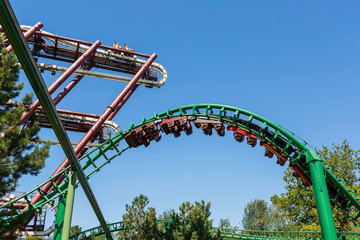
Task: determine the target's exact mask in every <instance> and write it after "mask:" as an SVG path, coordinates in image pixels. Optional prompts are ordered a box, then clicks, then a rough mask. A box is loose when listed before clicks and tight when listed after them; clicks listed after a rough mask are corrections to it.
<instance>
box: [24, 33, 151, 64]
mask: <svg viewBox="0 0 360 240" xmlns="http://www.w3.org/2000/svg"><path fill="white" fill-rule="evenodd" d="M22 30H23V31H24V30H25V29H22ZM36 34H38V35H40V36H45V37H52V38H57V39H60V40H65V41H70V42H74V43H80V44H84V45H88V46H91V45H92V43H91V42H86V41H82V40H78V39H73V38H68V37H63V36H59V35H55V34H51V33H46V32H40V31H37V32H36ZM99 47H100V48H103V49H107V50H112V51H117V52H123V53H127V54H132V55H136V56H139V57H144V58H149V57H150V55H148V54H143V53H138V52H132V51H129V50H125V49H122V48H114V47H109V46H105V45H100V46H99Z"/></svg>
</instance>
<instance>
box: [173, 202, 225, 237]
mask: <svg viewBox="0 0 360 240" xmlns="http://www.w3.org/2000/svg"><path fill="white" fill-rule="evenodd" d="M210 207H211V204H210V203H205V201H204V200H202V201H201V202H195V204H190V203H189V202H185V203H183V204H182V205H181V206H180V207H179V210H180V213H175V212H174V213H173V216H172V220H173V222H174V224H175V226H176V231H175V232H174V234H173V235H174V239H179V240H192V239H199V240H200V239H203V240H205V239H206V240H212V239H222V237H221V235H220V231H211V228H212V223H213V220H210V219H209V217H210V215H211V212H210Z"/></svg>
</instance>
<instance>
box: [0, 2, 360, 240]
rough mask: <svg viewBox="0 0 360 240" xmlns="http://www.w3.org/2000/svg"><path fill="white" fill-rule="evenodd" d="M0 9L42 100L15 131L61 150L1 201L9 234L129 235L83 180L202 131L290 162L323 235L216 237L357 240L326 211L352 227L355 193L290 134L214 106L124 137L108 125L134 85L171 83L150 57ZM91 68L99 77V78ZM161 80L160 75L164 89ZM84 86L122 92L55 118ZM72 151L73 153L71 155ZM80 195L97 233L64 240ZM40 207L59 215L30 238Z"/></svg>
mask: <svg viewBox="0 0 360 240" xmlns="http://www.w3.org/2000/svg"><path fill="white" fill-rule="evenodd" d="M0 7H1V14H0V21H1V25H2V28H3V29H1V30H2V31H3V33H4V34H5V35H6V37H7V40H5V47H6V49H7V51H8V52H10V51H14V52H15V54H16V55H17V57H18V59H19V64H21V67H22V68H23V70H24V72H25V73H26V75H27V77H28V78H29V81H30V83H31V84H32V87H33V89H34V91H35V93H36V95H37V97H38V100H36V101H34V103H33V104H32V105H31V107H30V110H29V111H28V112H26V113H24V114H23V117H22V119H21V122H20V123H19V125H23V126H24V127H26V126H30V125H32V124H33V123H34V122H35V121H37V122H39V124H40V126H41V127H44V128H52V129H54V131H55V133H56V135H57V137H58V141H56V140H55V141H52V143H54V144H60V145H61V146H62V148H63V149H64V152H65V154H66V156H67V159H65V160H64V161H63V162H62V163H61V164H60V166H59V167H58V168H57V169H56V170H55V171H54V173H53V174H52V176H51V177H50V178H49V179H48V180H47V181H45V182H43V183H42V184H39V185H37V186H36V187H35V188H34V189H32V190H30V191H28V192H26V193H24V194H22V195H21V196H18V197H4V198H2V199H0V211H12V212H13V213H14V212H15V213H14V214H12V215H11V216H9V217H7V218H6V219H5V221H6V224H7V226H8V227H9V233H10V232H11V231H15V230H16V229H17V228H20V229H22V230H23V231H22V232H23V233H24V234H26V232H31V234H35V235H46V234H49V233H51V232H52V231H53V230H54V229H55V231H54V239H69V238H72V239H80V238H82V237H84V236H88V235H89V234H93V235H94V234H95V235H101V234H105V235H106V237H107V238H108V239H111V238H112V237H111V234H110V232H112V231H121V230H124V229H125V228H126V226H124V224H123V223H121V222H119V223H114V224H106V222H105V220H104V217H103V216H102V213H101V210H100V207H99V206H98V204H97V202H96V199H95V196H94V195H93V193H92V191H91V188H90V185H88V182H87V180H88V179H89V178H90V177H91V176H93V175H94V174H96V173H98V172H100V171H101V170H102V169H103V168H104V167H105V166H106V165H108V164H110V163H111V161H112V160H113V159H115V158H117V157H120V156H121V155H122V154H123V153H124V152H125V151H127V150H131V149H132V150H135V149H136V148H138V147H140V146H145V147H149V146H150V145H151V142H159V141H160V140H161V139H164V137H163V135H173V136H174V137H175V138H178V137H180V136H181V135H182V134H185V135H190V134H192V133H193V130H195V129H199V130H200V131H202V132H203V133H204V134H205V135H212V134H213V132H214V133H215V132H216V134H217V135H219V136H221V137H222V136H224V135H225V134H226V133H231V134H232V135H233V138H234V140H235V141H237V142H239V143H241V142H244V141H245V142H246V143H247V144H248V145H249V146H251V147H252V148H254V147H256V146H257V145H259V146H260V147H263V148H264V155H265V156H266V157H268V158H273V157H275V158H276V160H275V161H274V162H276V163H277V164H279V165H281V166H284V165H285V163H286V162H288V163H289V166H290V167H291V168H292V169H293V171H294V173H293V175H294V176H296V177H298V178H301V179H302V180H303V184H304V185H305V186H313V189H314V194H315V200H316V204H317V209H318V213H319V220H320V225H321V229H322V232H321V233H301V232H260V231H254V232H252V231H235V230H226V231H223V232H222V234H223V236H224V237H226V238H235V239H299V238H302V239H320V238H323V239H338V238H340V237H344V236H345V237H346V239H350V238H351V239H358V238H359V234H357V233H336V229H335V225H334V220H333V216H332V212H331V207H334V208H338V209H340V210H341V211H344V212H346V213H347V215H348V217H349V219H351V220H353V221H354V222H355V223H356V224H357V220H358V218H359V216H360V202H359V199H358V198H356V196H355V191H353V190H351V189H347V188H346V186H345V183H344V181H343V180H341V179H337V178H336V177H335V176H334V175H333V174H332V171H331V168H326V167H324V165H323V163H322V160H321V159H320V158H319V156H318V154H317V153H316V151H315V150H313V149H311V148H310V147H309V146H308V144H307V143H306V142H304V141H303V140H301V139H300V138H298V137H297V136H296V135H295V134H294V133H292V132H290V131H288V130H285V129H284V128H282V127H281V126H279V125H278V124H276V123H273V122H271V121H269V120H268V119H266V118H264V117H262V116H260V115H257V114H255V113H252V112H249V111H247V110H243V109H241V108H237V107H231V106H225V105H219V104H194V105H188V106H182V107H178V108H173V109H168V110H166V111H164V112H162V113H155V114H154V115H153V116H151V117H148V118H142V120H141V121H140V122H139V123H138V124H136V125H135V124H131V127H130V128H129V129H127V130H125V131H122V130H120V128H119V127H118V125H117V124H116V123H114V122H113V121H112V119H113V118H114V116H115V115H116V114H117V113H118V112H119V111H120V109H121V107H122V106H123V105H124V104H125V102H126V101H127V100H128V99H129V98H130V96H131V95H132V93H133V92H134V91H135V90H136V89H137V87H138V86H139V85H144V86H146V87H150V88H152V87H161V86H162V85H164V83H165V81H166V79H167V72H166V70H165V68H164V67H163V66H162V65H160V64H158V63H155V62H154V60H155V59H156V54H152V55H147V54H142V53H137V52H133V51H128V50H125V49H119V48H114V47H110V46H105V45H101V43H100V42H99V41H96V42H95V43H90V42H85V41H81V40H76V39H71V38H68V37H63V36H58V35H55V34H52V33H49V32H45V31H42V30H41V28H42V27H43V26H42V24H41V23H38V24H36V25H34V26H33V27H30V26H19V25H18V23H17V20H16V17H15V15H14V14H13V12H12V9H11V7H10V5H9V3H8V2H7V1H4V0H2V1H0ZM39 59H45V60H46V59H51V60H52V61H56V62H65V63H68V64H70V65H71V66H70V67H63V66H59V65H54V64H47V63H39V62H38V61H39ZM79 68H80V69H79ZM94 68H97V69H100V70H101V71H100V72H95V71H93V69H94ZM43 71H50V72H52V73H55V72H61V73H62V74H61V76H60V77H59V78H58V79H57V80H56V81H55V82H54V83H53V84H51V86H50V87H49V88H48V89H47V90H46V88H45V85H44V84H43V81H42V77H41V74H40V72H43ZM115 73H116V74H115ZM72 74H74V75H76V76H75V78H74V79H73V80H72V81H71V82H70V83H69V84H68V85H67V86H66V87H65V88H64V89H63V90H62V91H61V92H60V93H59V94H58V95H57V96H56V97H55V98H53V99H51V98H50V97H49V96H50V94H52V93H54V92H55V91H56V90H57V89H58V88H59V87H60V85H62V84H63V83H64V82H65V81H66V80H67V79H68V78H69V77H70V76H71V75H72ZM119 74H120V75H119ZM159 75H161V78H160V80H159V77H158V76H159ZM84 76H86V77H96V78H102V79H107V80H114V81H121V82H126V83H127V85H126V86H125V88H124V89H123V90H122V91H121V92H120V94H119V95H118V96H117V97H116V98H115V100H114V101H113V102H112V103H111V104H110V105H109V106H108V107H107V108H106V110H105V111H104V113H103V114H102V115H101V116H100V115H94V114H89V113H79V112H72V111H68V110H56V109H55V105H56V104H58V103H59V102H60V101H61V100H62V99H63V98H64V97H65V96H66V95H67V94H68V93H69V92H70V91H71V90H72V89H73V88H74V87H75V86H76V84H77V83H78V82H79V81H80V80H81V79H82V78H83V77H84ZM40 105H41V106H42V107H40ZM66 131H74V132H81V133H85V135H84V137H83V138H82V139H81V140H80V141H79V142H75V143H70V141H69V139H68V137H67V134H66ZM111 132H114V133H115V136H111V134H110V133H111ZM214 135H215V134H214ZM2 137H3V136H2ZM5 137H6V136H5ZM42 141H43V142H44V141H47V140H42ZM72 144H73V145H75V148H74V149H73V148H72ZM89 148H92V150H89ZM80 163H81V164H80ZM78 185H81V187H82V188H83V189H84V191H85V194H86V196H87V197H88V199H89V201H90V203H91V205H92V207H93V209H94V212H95V214H96V216H97V217H98V219H99V222H100V225H101V226H100V227H97V228H94V229H91V230H89V231H85V232H83V233H81V234H79V235H77V236H71V237H70V236H69V227H70V222H71V215H72V203H73V195H74V191H75V188H76V187H77V186H78ZM45 206H48V207H51V208H52V209H54V211H56V219H55V227H51V228H50V230H44V228H43V227H40V228H39V225H38V224H37V222H38V221H37V220H33V221H34V224H33V225H32V227H31V228H30V229H29V228H26V226H28V227H29V224H28V223H29V222H30V221H31V220H32V219H34V217H35V219H41V217H40V216H42V213H43V209H44V207H45ZM18 233H19V234H20V232H18Z"/></svg>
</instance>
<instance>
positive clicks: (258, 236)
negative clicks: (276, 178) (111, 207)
mask: <svg viewBox="0 0 360 240" xmlns="http://www.w3.org/2000/svg"><path fill="white" fill-rule="evenodd" d="M157 222H158V223H160V224H162V226H164V227H166V224H168V223H169V220H158V221H157ZM107 226H108V228H109V231H110V232H119V231H123V230H125V229H126V225H125V224H124V222H115V223H108V224H107ZM217 230H218V228H214V229H213V231H217ZM219 230H220V232H221V236H222V237H223V238H224V239H252V240H263V239H279V240H280V239H294V240H295V239H302V240H315V239H322V233H321V232H290V231H256V230H239V229H219ZM104 234H105V233H104V231H103V230H102V228H101V226H98V227H94V228H90V229H87V230H85V231H82V232H80V233H77V234H75V235H72V236H70V239H71V240H80V239H85V238H89V237H90V236H94V237H97V236H101V235H104ZM337 237H338V239H347V240H355V239H356V240H357V239H359V237H360V233H353V232H341V233H340V232H339V233H337Z"/></svg>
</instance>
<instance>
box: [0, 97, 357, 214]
mask: <svg viewBox="0 0 360 240" xmlns="http://www.w3.org/2000/svg"><path fill="white" fill-rule="evenodd" d="M183 116H187V117H208V118H216V119H219V120H221V121H222V122H223V123H227V124H235V125H237V126H240V127H242V128H245V129H247V130H248V131H250V132H252V133H253V134H255V135H256V136H257V137H258V138H262V139H264V140H266V142H267V143H271V144H272V146H275V147H276V148H277V149H278V151H279V152H282V153H283V154H286V155H287V157H288V158H289V161H290V164H292V165H294V166H297V167H298V168H299V169H301V171H302V173H303V174H304V175H305V176H309V170H308V168H307V166H306V164H304V163H303V162H302V161H301V159H302V158H303V156H305V153H306V152H307V151H308V150H309V146H308V144H307V143H306V142H305V141H303V140H301V139H299V138H298V137H297V136H296V135H295V134H294V133H292V132H289V131H287V130H285V129H284V128H282V127H281V126H280V125H278V124H275V123H273V122H271V121H269V120H267V119H266V118H264V117H262V116H260V115H257V114H254V113H252V112H249V111H246V110H243V109H240V108H236V107H230V106H225V105H219V104H197V105H188V106H183V107H179V108H174V109H169V110H166V111H165V112H162V113H159V114H156V113H155V114H154V116H152V117H150V118H148V119H145V118H143V120H142V122H140V123H139V124H137V125H134V124H131V128H130V129H128V130H126V131H124V132H120V133H119V134H118V135H116V136H115V137H114V138H112V139H109V140H108V141H106V142H105V143H103V144H101V145H99V146H98V148H96V149H94V150H93V151H91V152H89V153H87V154H86V155H85V156H84V157H82V158H81V159H82V163H83V164H82V168H83V170H84V171H87V172H89V173H88V174H87V177H88V178H89V177H90V176H92V175H93V174H95V173H97V172H99V171H100V170H101V169H102V167H103V166H105V165H106V164H108V163H110V161H111V160H112V159H114V158H115V157H117V156H120V155H121V154H122V152H123V151H125V150H127V149H128V148H129V147H127V148H126V147H125V148H124V149H122V150H119V149H118V147H117V144H119V143H120V142H121V141H122V140H123V139H124V137H125V135H126V134H127V133H129V132H131V131H133V130H134V129H136V128H138V127H141V126H143V125H145V124H147V123H151V122H161V121H163V120H166V119H171V118H175V117H183ZM254 126H258V127H257V128H254ZM265 130H266V131H265ZM269 133H270V135H269ZM271 136H272V137H271ZM279 137H281V138H282V139H283V140H285V141H286V142H287V144H286V146H279V145H278V144H277V142H276V139H277V138H279ZM290 146H292V147H293V148H296V149H298V150H299V154H297V155H296V156H295V155H293V154H290V155H289V154H288V153H287V151H286V150H287V149H288V148H289V147H290ZM110 150H115V154H114V155H113V156H111V157H110V156H107V155H109V154H108V152H111V151H110ZM101 157H103V158H101ZM100 158H101V159H103V162H102V163H101V164H100V165H99V164H98V163H97V161H100V160H98V159H100ZM90 169H91V170H90ZM66 170H67V169H63V171H62V172H60V173H59V175H60V174H62V173H65V172H66ZM325 173H326V176H327V183H328V187H334V186H336V187H335V190H336V194H335V197H333V198H332V199H331V200H332V201H333V202H334V203H335V204H336V205H337V206H338V207H340V208H341V209H342V210H347V211H350V210H351V209H352V208H355V209H356V211H357V213H356V216H352V217H351V218H353V219H354V220H356V218H357V217H358V216H359V211H360V204H359V199H357V198H356V197H355V195H354V192H353V191H352V190H350V189H347V188H346V187H345V185H344V183H343V182H342V181H341V180H338V179H337V178H336V177H335V176H334V175H333V174H332V172H331V171H330V170H329V169H326V171H325ZM56 176H58V175H56ZM56 176H54V177H52V178H50V179H49V180H47V181H46V182H45V183H43V184H41V185H39V186H38V187H36V188H34V189H33V190H32V191H30V192H28V193H26V194H24V195H23V196H22V197H19V198H18V199H15V200H13V201H11V202H9V203H8V204H6V205H4V206H2V207H0V210H1V209H4V208H5V207H11V205H12V204H16V202H18V201H19V202H21V201H24V199H25V201H28V200H27V195H29V194H30V193H32V192H36V191H40V188H41V186H43V185H45V184H46V183H48V182H51V181H52V179H54V178H56ZM330 183H331V184H330ZM66 188H67V181H64V182H63V183H62V184H61V185H59V186H58V187H57V188H55V189H54V190H53V191H52V192H50V193H49V194H47V195H45V194H44V193H42V192H41V191H40V193H41V194H42V195H43V199H42V200H41V201H39V202H38V203H36V204H32V205H31V206H30V208H29V211H30V210H35V211H40V210H41V207H42V206H43V205H44V204H46V203H51V202H53V201H54V200H55V199H56V198H57V197H59V196H60V195H61V194H63V193H64V192H65V191H66ZM19 214H25V212H21V213H19ZM15 217H16V216H15Z"/></svg>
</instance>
